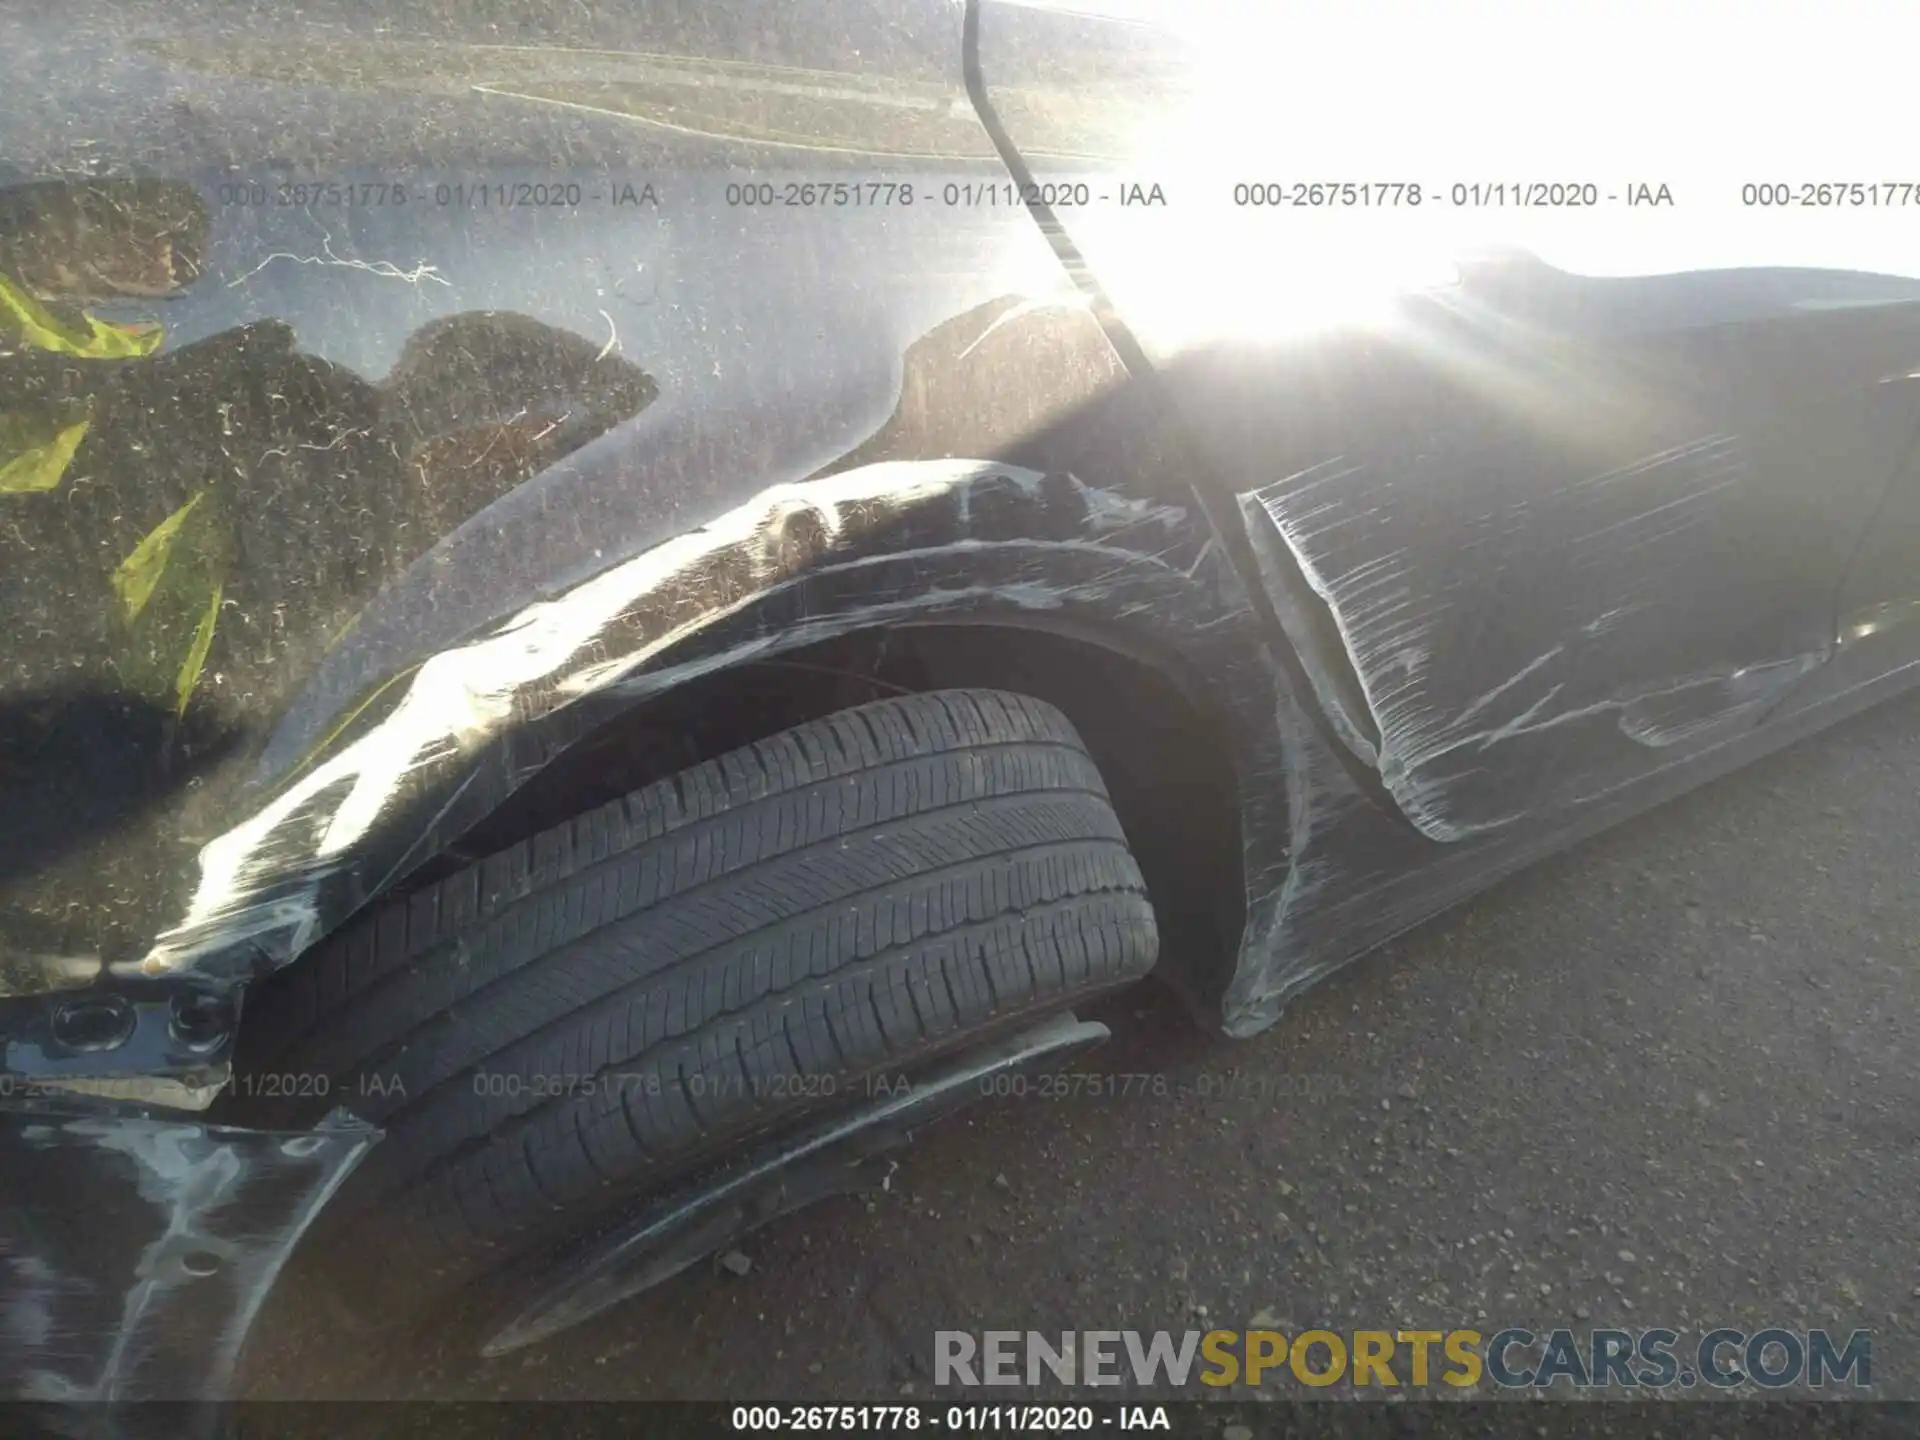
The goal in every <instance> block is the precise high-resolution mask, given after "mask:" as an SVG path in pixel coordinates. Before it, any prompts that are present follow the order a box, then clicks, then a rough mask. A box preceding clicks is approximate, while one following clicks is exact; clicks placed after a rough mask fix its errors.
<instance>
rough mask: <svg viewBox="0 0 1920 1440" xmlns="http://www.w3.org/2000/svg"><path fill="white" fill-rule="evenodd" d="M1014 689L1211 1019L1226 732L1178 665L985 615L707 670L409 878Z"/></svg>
mask: <svg viewBox="0 0 1920 1440" xmlns="http://www.w3.org/2000/svg"><path fill="white" fill-rule="evenodd" d="M949 687H956V688H957V687H968V688H990V689H1004V690H1012V691H1017V692H1019V693H1021V694H1026V695H1031V696H1034V697H1035V698H1036V699H1040V700H1045V701H1047V702H1048V703H1050V704H1052V705H1055V706H1057V707H1058V708H1059V709H1061V710H1062V711H1064V712H1065V713H1066V715H1067V716H1068V718H1069V719H1071V720H1072V721H1073V722H1074V725H1075V727H1076V728H1077V729H1078V730H1079V731H1080V734H1081V737H1082V739H1084V740H1085V741H1086V743H1087V748H1088V750H1089V751H1090V752H1091V753H1092V755H1093V757H1094V760H1095V762H1096V763H1097V764H1098V765H1099V766H1100V771H1101V774H1102V776H1103V777H1104V778H1105V780H1106V782H1107V786H1108V789H1109V791H1110V793H1111V795H1112V798H1113V802H1114V808H1115V810H1116V811H1117V812H1118V814H1119V816H1120V821H1121V824H1122V825H1123V826H1124V827H1125V829H1126V832H1127V838H1128V842H1129V844H1130V846H1131V847H1132V849H1133V851H1134V854H1135V856H1136V858H1137V859H1138V860H1139V862H1140V868H1141V871H1142V873H1143V874H1144V875H1145V878H1146V882H1147V890H1148V894H1149V895H1150V896H1151V897H1152V899H1153V904H1154V911H1155V914H1156V916H1157V917H1158V919H1159V922H1160V932H1161V942H1160V955H1161V961H1160V964H1159V965H1158V966H1157V967H1156V969H1155V973H1156V974H1157V975H1160V976H1161V977H1162V978H1164V979H1165V980H1167V981H1168V982H1169V983H1170V985H1171V986H1172V988H1173V989H1175V990H1176V991H1177V992H1179V993H1180V995H1181V996H1182V997H1183V998H1184V999H1185V1000H1186V1001H1187V1002H1188V1003H1189V1004H1190V1005H1191V1006H1193V1007H1194V1008H1195V1010H1196V1011H1197V1012H1198V1014H1199V1016H1200V1017H1201V1019H1202V1020H1203V1022H1204V1023H1206V1024H1208V1025H1209V1026H1211V1025H1212V1024H1213V1023H1215V1022H1216V1021H1217V1018H1218V1014H1219V1003H1220V998H1221V996H1222V994H1223V993H1224V990H1225V987H1226V984H1227V981H1228V979H1229V978H1230V977H1231V974H1232V970H1233V965H1234V961H1235V957H1236V955H1237V952H1238V947H1239V941H1240V934H1241V929H1242V927H1243V925H1244V923H1245V885H1244V876H1243V872H1242V865H1241V848H1240V815H1239V801H1238V787H1237V781H1236V774H1235V766H1234V758H1233V745H1232V742H1231V729H1230V726H1229V725H1228V723H1227V721H1226V719H1225V717H1224V716H1223V715H1221V714H1220V713H1219V712H1218V711H1217V710H1215V709H1214V708H1213V707H1211V706H1210V705H1209V704H1208V703H1207V702H1206V700H1205V699H1204V697H1203V696H1202V695H1201V694H1200V693H1199V692H1198V691H1197V689H1196V688H1195V686H1194V685H1192V684H1190V683H1188V682H1187V681H1186V680H1185V679H1184V677H1182V676H1181V675H1180V673H1179V670H1178V668H1177V664H1175V663H1170V662H1164V661H1162V660H1161V659H1160V658H1159V657H1152V656H1148V655H1144V654H1141V653H1139V652H1137V651H1133V650H1130V649H1126V648H1123V647H1120V646H1117V645H1116V644H1114V643H1112V642H1110V641H1109V640H1108V639H1107V638H1106V637H1102V636H1097V635H1095V634H1093V633H1091V632H1084V631H1079V630H1076V629H1069V628H1064V627H1055V626H1039V625H1032V624H1023V623H1012V622H1007V621H1002V620H995V621H991V622H973V623H967V622H959V623H955V622H942V623H934V624H912V625H901V626H893V627H887V628H881V629H874V630H866V631H860V632H857V633H855V634H852V635H846V636H841V637H838V638H836V639H833V640H828V641H824V642H822V643H820V644H817V645H811V646H806V647H803V648H799V649H795V650H791V651H786V652H783V653H781V654H780V655H779V656H777V657H775V658H771V659H765V660H754V661H747V662H743V663H742V664H740V665H737V666H733V667H730V668H728V669H724V670H719V671H715V672H713V673H711V674H707V675H704V676H700V677H698V678H696V679H694V680H691V681H689V682H688V683H686V684H685V685H682V686H679V687H676V688H675V689H673V690H671V691H668V692H667V693H665V694H663V695H659V696H656V697H653V698H651V699H649V700H646V701H643V702H641V703H639V704H637V705H636V706H634V707H633V708H632V709H630V710H626V711H623V712H622V713H621V714H620V715H619V716H617V717H616V718H614V719H613V720H610V721H609V722H607V723H606V724H605V725H603V726H602V727H601V728H600V729H598V730H597V731H595V732H593V733H592V734H590V735H588V736H587V737H586V738H584V739H583V740H581V741H579V742H578V743H576V744H574V745H573V746H571V747H569V748H568V749H567V750H566V751H564V752H563V753H562V754H560V755H559V756H558V757H556V758H555V759H554V760H553V762H552V763H551V764H549V765H547V766H546V767H545V768H544V769H543V770H541V771H540V773H539V774H538V775H536V776H534V777H533V778H532V779H531V780H529V781H528V782H527V783H526V784H525V785H523V786H522V787H521V788H520V789H519V790H517V791H515V792H514V794H513V795H512V796H510V797H509V798H508V800H507V801H506V802H505V803H504V804H503V805H502V806H501V807H500V808H499V809H498V810H495V811H494V812H493V813H492V814H490V815H489V816H487V818H485V819H484V820H482V821H480V823H479V824H477V825H475V826H474V827H473V828H472V829H470V830H468V831H467V832H466V833H465V834H464V835H462V836H460V838H459V839H458V840H457V841H456V842H455V843H454V845H452V846H450V847H449V848H448V850H446V851H445V852H443V853H442V854H441V855H439V856H437V857H435V858H434V859H433V860H431V861H429V862H428V863H427V865H426V866H425V867H423V868H422V869H420V870H417V871H415V872H414V874H413V875H411V876H410V877H408V880H407V882H406V886H407V888H409V889H410V888H413V887H414V886H417V885H420V884H424V883H427V882H429V881H432V880H435V879H438V878H440V877H441V876H443V875H445V874H448V873H450V872H451V871H453V870H455V869H458V868H459V867H461V866H463V865H465V864H468V863H471V862H472V861H473V860H476V859H479V858H481V857H482V856H485V855H489V854H492V853H494V852H496V851H498V850H501V849H504V848H506V847H507V846H510V845H512V844H514V843H516V842H518V841H520V840H523V839H525V838H526V837H528V836H530V835H533V834H536V833H538V832H539V831H542V830H545V829H547V828H548V827H550V826H553V825H556V824H558V823H560V822H561V821H563V820H565V819H567V818H568V817H569V816H572V815H576V814H578V813H580V812H581V811H582V810H586V809H590V808H591V807H593V806H595V805H598V804H601V803H603V802H605V801H608V800H612V799H615V798H617V797H618V796H621V795H624V794H627V793H628V792H629V791H632V790H637V789H639V788H640V787H641V786H643V785H646V784H649V783H651V782H652V781H655V780H659V779H663V778H665V777H666V776H668V775H672V774H674V773H676V772H678V771H680V770H684V769H686V768H687V767H689V766H691V765H696V764H698V763H699V762H700V761H702V760H706V759H710V758H712V757H713V756H715V755H720V754H724V753H725V752H726V751H728V750H732V749H736V748H738V747H739V746H741V745H745V744H748V743H750V742H752V741H754V740H759V739H764V738H765V737H767V736H769V735H773V734H777V733H778V732H780V731H782V730H786V729H789V728H791V727H792V726H795V725H799V724H803V723H805V722H806V721H809V720H815V719H819V718H820V717H822V716H824V715H829V714H832V713H833V712H834V711H837V710H844V709H847V708H848V707H850V706H854V705H860V704H864V703H866V702H867V701H869V700H873V699H877V698H879V697H880V696H882V695H890V694H899V693H902V692H921V691H927V690H938V689H945V688H949Z"/></svg>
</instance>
